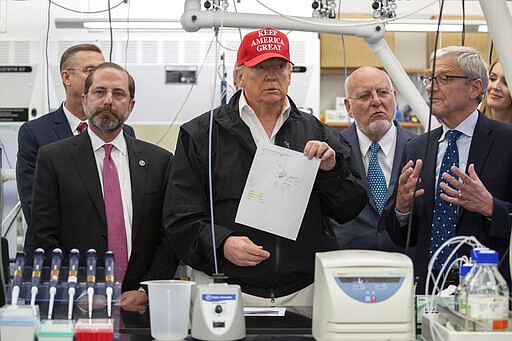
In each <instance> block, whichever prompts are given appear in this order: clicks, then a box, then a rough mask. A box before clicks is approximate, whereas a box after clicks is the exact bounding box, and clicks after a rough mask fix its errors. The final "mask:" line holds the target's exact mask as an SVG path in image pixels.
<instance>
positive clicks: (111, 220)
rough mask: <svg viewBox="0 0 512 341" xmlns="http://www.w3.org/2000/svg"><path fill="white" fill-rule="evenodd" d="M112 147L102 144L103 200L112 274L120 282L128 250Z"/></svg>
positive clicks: (124, 270) (108, 144) (126, 263)
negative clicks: (111, 254)
mask: <svg viewBox="0 0 512 341" xmlns="http://www.w3.org/2000/svg"><path fill="white" fill-rule="evenodd" d="M112 147H113V145H112V144H110V143H107V144H104V145H103V148H104V149H105V158H104V159H103V200H104V201H105V213H106V214H107V225H108V249H109V250H111V251H113V252H114V257H115V269H114V276H115V280H116V281H119V282H122V281H123V279H124V274H125V272H126V267H127V266H128V251H127V247H126V229H125V226H124V215H123V201H122V198H121V188H120V187H119V177H118V175H117V168H116V164H115V163H114V160H113V159H112V157H111V155H110V152H111V151H112Z"/></svg>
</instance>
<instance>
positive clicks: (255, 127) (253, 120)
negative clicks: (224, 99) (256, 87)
mask: <svg viewBox="0 0 512 341" xmlns="http://www.w3.org/2000/svg"><path fill="white" fill-rule="evenodd" d="M290 109H291V106H290V102H289V101H288V98H286V105H285V107H284V109H283V112H282V113H281V115H279V117H278V118H277V122H276V125H275V126H274V130H273V131H272V134H271V135H270V137H269V136H268V135H267V132H266V131H265V128H263V125H262V124H261V122H260V120H259V119H258V117H257V116H256V113H255V112H254V110H253V109H252V108H251V107H250V106H249V104H247V100H246V99H245V94H244V91H243V90H242V94H241V95H240V100H239V102H238V112H239V113H240V118H241V119H242V121H244V123H245V124H247V126H248V127H249V129H250V130H251V135H252V138H253V139H254V142H255V143H256V147H258V146H260V145H262V144H264V143H271V144H275V143H276V135H277V132H278V131H279V129H281V127H282V125H283V123H284V121H286V119H287V118H288V116H290Z"/></svg>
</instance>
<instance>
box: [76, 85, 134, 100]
mask: <svg viewBox="0 0 512 341" xmlns="http://www.w3.org/2000/svg"><path fill="white" fill-rule="evenodd" d="M99 92H103V93H104V94H103V95H101V96H100V95H99ZM109 92H110V93H111V94H112V95H111V96H112V99H114V100H116V101H122V100H124V99H126V98H127V97H129V98H130V100H131V99H132V97H131V96H130V93H129V92H126V91H124V90H123V89H112V90H107V89H105V88H102V87H98V88H94V89H90V90H89V91H87V92H85V93H84V95H88V94H89V93H90V94H91V96H92V97H94V98H95V99H102V98H105V96H107V94H108V93H109ZM120 96H121V97H120Z"/></svg>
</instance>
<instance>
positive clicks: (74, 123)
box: [62, 103, 82, 133]
mask: <svg viewBox="0 0 512 341" xmlns="http://www.w3.org/2000/svg"><path fill="white" fill-rule="evenodd" d="M62 109H63V110H64V115H65V116H66V119H67V120H68V123H69V127H70V128H71V131H72V132H73V133H74V132H75V131H76V130H77V128H78V125H79V124H80V122H82V121H80V120H79V119H78V117H76V116H75V115H73V114H72V113H71V111H69V110H68V109H67V108H66V106H65V105H64V103H63V104H62Z"/></svg>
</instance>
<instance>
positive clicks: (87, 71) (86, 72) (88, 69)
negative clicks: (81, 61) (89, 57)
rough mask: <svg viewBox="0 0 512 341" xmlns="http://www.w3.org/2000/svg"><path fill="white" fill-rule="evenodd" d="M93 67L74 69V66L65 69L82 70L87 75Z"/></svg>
mask: <svg viewBox="0 0 512 341" xmlns="http://www.w3.org/2000/svg"><path fill="white" fill-rule="evenodd" d="M94 69H95V68H93V67H86V68H84V69H74V68H69V69H66V70H70V71H82V72H83V73H84V74H86V75H89V74H90V73H91V72H93V71H94Z"/></svg>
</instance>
